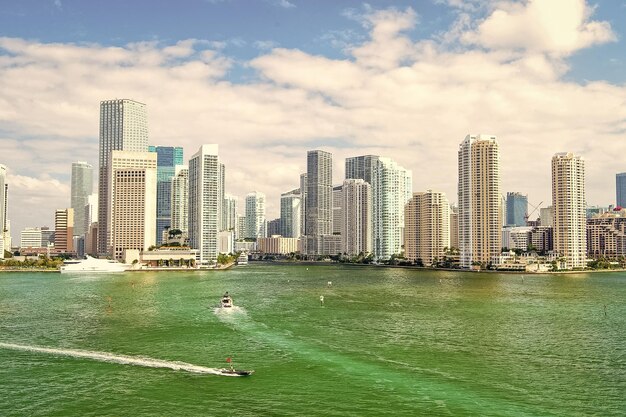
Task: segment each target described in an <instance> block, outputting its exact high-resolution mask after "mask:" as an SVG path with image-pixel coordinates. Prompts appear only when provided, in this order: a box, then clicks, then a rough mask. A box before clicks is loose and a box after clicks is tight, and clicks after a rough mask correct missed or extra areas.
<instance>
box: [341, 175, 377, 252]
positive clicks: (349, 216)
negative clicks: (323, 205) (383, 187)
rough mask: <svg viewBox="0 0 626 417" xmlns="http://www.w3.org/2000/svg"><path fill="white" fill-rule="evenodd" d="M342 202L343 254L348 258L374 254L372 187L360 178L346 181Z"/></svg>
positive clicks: (342, 192) (343, 187) (342, 191)
mask: <svg viewBox="0 0 626 417" xmlns="http://www.w3.org/2000/svg"><path fill="white" fill-rule="evenodd" d="M341 200H342V208H343V209H342V211H341V220H340V221H339V225H340V230H341V252H342V253H345V254H347V255H348V256H355V255H359V254H363V255H367V254H370V253H372V186H371V185H370V184H369V183H368V182H365V180H363V179H360V178H359V179H348V180H345V181H344V182H343V186H342V188H341Z"/></svg>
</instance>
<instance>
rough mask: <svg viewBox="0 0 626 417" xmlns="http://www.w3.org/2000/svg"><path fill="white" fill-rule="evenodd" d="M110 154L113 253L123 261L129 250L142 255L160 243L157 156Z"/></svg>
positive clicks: (126, 152) (127, 153)
mask: <svg viewBox="0 0 626 417" xmlns="http://www.w3.org/2000/svg"><path fill="white" fill-rule="evenodd" d="M110 155H111V156H110V160H109V175H110V178H109V181H108V183H109V188H110V194H109V201H111V202H112V207H111V208H110V209H109V210H110V212H111V219H110V225H111V226H110V228H111V249H110V252H109V253H111V254H113V256H114V257H115V258H116V259H119V260H121V259H123V257H124V251H125V250H138V251H140V252H141V251H142V250H148V248H149V247H150V246H153V245H154V244H155V243H156V239H157V236H156V235H157V230H156V213H157V211H156V204H157V202H156V201H157V200H156V198H157V197H156V191H157V187H156V186H157V155H156V154H155V153H153V152H131V151H112V152H111V154H110Z"/></svg>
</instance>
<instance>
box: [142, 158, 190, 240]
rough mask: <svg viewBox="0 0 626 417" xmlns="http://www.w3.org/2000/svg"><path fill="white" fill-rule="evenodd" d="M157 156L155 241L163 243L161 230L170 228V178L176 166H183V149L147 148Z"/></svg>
mask: <svg viewBox="0 0 626 417" xmlns="http://www.w3.org/2000/svg"><path fill="white" fill-rule="evenodd" d="M148 151H150V152H156V154H157V212H156V232H157V236H156V240H157V242H156V243H157V245H160V244H161V243H163V230H164V229H165V228H166V227H171V226H172V178H173V177H174V171H175V167H176V165H183V148H181V147H174V146H149V147H148Z"/></svg>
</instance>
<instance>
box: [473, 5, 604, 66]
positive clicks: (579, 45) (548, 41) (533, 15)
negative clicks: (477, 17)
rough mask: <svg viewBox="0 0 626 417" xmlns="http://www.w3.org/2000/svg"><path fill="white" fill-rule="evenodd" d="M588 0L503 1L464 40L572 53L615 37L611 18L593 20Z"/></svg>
mask: <svg viewBox="0 0 626 417" xmlns="http://www.w3.org/2000/svg"><path fill="white" fill-rule="evenodd" d="M592 14H593V8H591V7H589V6H588V5H587V4H586V3H585V0H549V1H546V0H529V1H528V2H525V3H520V2H513V1H502V2H499V3H497V4H496V6H495V9H494V10H493V12H492V13H491V14H490V15H489V16H488V17H487V18H486V19H485V20H484V21H483V22H482V23H480V25H479V26H478V28H477V30H476V31H475V32H468V33H465V35H464V36H463V38H462V39H463V40H464V41H465V42H467V43H473V44H478V45H482V46H485V47H487V48H492V49H498V48H510V49H521V50H524V51H531V52H545V53H551V54H555V55H569V54H571V53H573V52H575V51H577V50H579V49H583V48H587V47H589V46H592V45H595V44H602V43H606V42H611V41H615V40H616V37H615V34H614V33H613V31H612V30H611V25H610V24H609V23H608V22H600V21H594V20H590V18H591V15H592Z"/></svg>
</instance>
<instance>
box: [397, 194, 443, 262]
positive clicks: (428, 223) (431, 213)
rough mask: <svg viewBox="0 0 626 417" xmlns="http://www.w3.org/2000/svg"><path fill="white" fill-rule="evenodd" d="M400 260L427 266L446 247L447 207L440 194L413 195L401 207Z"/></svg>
mask: <svg viewBox="0 0 626 417" xmlns="http://www.w3.org/2000/svg"><path fill="white" fill-rule="evenodd" d="M404 219H405V222H406V223H405V228H404V233H405V235H404V236H405V237H404V256H405V257H406V258H407V259H409V260H410V261H413V262H418V263H422V264H423V265H424V266H431V265H433V264H435V263H436V262H437V261H440V260H442V259H443V256H444V254H445V252H444V249H445V248H449V247H450V203H449V202H448V199H447V198H446V195H445V194H444V193H441V192H436V191H431V190H428V191H426V192H417V193H413V197H412V198H411V199H410V200H409V202H408V203H407V205H406V207H405V214H404Z"/></svg>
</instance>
